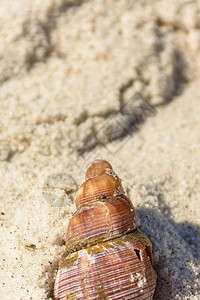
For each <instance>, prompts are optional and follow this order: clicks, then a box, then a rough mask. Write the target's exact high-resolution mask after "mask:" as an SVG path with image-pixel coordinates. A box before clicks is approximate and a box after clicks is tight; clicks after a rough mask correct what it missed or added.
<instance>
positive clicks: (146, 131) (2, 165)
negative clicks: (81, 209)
mask: <svg viewBox="0 0 200 300" xmlns="http://www.w3.org/2000/svg"><path fill="white" fill-rule="evenodd" d="M0 20H1V26H0V220H1V227H0V228H1V229H0V236H1V240H0V247H1V248H0V249H1V250H0V251H1V268H0V285H1V287H0V299H3V300H15V299H16V300H19V299H23V300H26V299H27V300H28V299H34V300H39V299H52V295H53V294H52V289H53V284H54V278H55V272H56V270H57V267H58V263H59V260H60V258H61V256H62V255H64V253H65V246H64V237H65V232H66V228H67V224H68V221H69V218H70V217H71V215H72V212H74V211H75V205H74V195H75V192H74V191H75V189H76V185H79V184H80V183H81V182H82V181H83V178H84V172H85V170H86V168H87V167H88V165H89V163H90V162H91V161H92V160H93V159H95V158H104V159H106V160H108V161H109V162H110V163H111V164H112V165H113V168H114V169H115V171H116V172H117V174H118V175H119V176H120V177H121V179H122V182H123V185H124V187H125V190H126V193H127V195H128V196H129V197H130V198H131V200H132V202H133V204H134V206H135V208H136V210H137V215H138V224H139V227H140V229H141V230H143V231H144V232H145V233H146V234H147V235H148V236H149V238H150V239H151V241H152V244H153V252H154V260H155V269H156V271H157V274H158V285H157V290H156V294H155V297H154V298H155V299H157V300H158V299H159V300H165V299H169V300H171V299H192V300H194V299H199V297H198V295H199V292H198V288H197V283H198V282H197V273H198V266H199V265H198V261H197V259H198V252H199V245H200V244H199V243H200V241H199V242H198V240H197V232H198V229H199V225H200V224H199V223H200V222H199V215H200V205H199V199H200V151H199V148H200V84H199V83H200V72H199V70H200V2H199V1H198V0H196V1H184V0H182V1H181V0H180V1H174V0H168V1H167V0H166V1H153V0H147V1H128V0H127V1H125V0H118V1H103V0H96V1H81V0H77V1H64V0H60V1H54V0H48V1H47V0H46V1H39V0H35V1H31V0H29V1H28V0H17V1H11V0H6V1H1V5H0ZM137 92H139V93H140V94H141V95H142V96H143V97H144V98H145V99H147V101H148V102H149V103H150V104H151V107H149V106H147V104H146V102H145V101H143V102H141V101H139V100H138V98H137V99H136V100H130V99H131V97H133V96H134V95H135V94H136V93H137ZM134 99H135V98H134ZM139 99H141V98H139ZM141 104H142V108H141V107H140V105H141ZM149 109H151V113H150V111H149ZM153 110H154V112H153ZM136 117H137V118H136ZM138 118H140V121H138ZM139 123H140V124H139ZM127 124H128V125H129V126H128V125H127ZM130 125H131V126H130ZM127 128H128V131H127ZM112 129H114V132H113V131H112ZM105 136H106V137H105ZM96 138H98V140H97V139H96ZM100 142H101V143H104V144H105V145H106V147H105V146H102V145H101V143H100ZM59 174H61V175H60V176H59ZM51 175H53V177H50V179H48V176H51ZM56 180H57V181H56ZM47 181H48V182H49V183H50V185H51V186H53V187H54V188H51V187H50V189H47V188H46V187H47V186H46V183H47ZM45 182H46V183H45ZM45 188H46V189H45ZM45 192H47V193H48V192H49V193H50V196H48V195H47V194H45ZM50 203H51V204H53V205H52V206H51V205H50ZM56 205H57V206H59V207H56ZM63 205H65V206H63Z"/></svg>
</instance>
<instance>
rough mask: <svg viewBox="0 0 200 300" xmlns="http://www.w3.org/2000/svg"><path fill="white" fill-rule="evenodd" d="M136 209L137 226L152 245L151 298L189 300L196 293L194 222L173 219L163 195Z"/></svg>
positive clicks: (195, 238)
mask: <svg viewBox="0 0 200 300" xmlns="http://www.w3.org/2000/svg"><path fill="white" fill-rule="evenodd" d="M157 199H158V203H157V205H155V206H153V205H152V207H150V208H149V206H150V205H148V208H145V207H143V208H140V209H139V210H138V211H137V216H138V225H139V228H140V229H141V230H142V231H143V232H144V233H145V234H146V235H147V236H148V237H149V238H150V240H151V242H152V245H153V256H154V268H155V271H156V273H157V276H158V277H157V288H156V291H155V295H154V300H160V299H162V300H171V299H189V297H190V296H192V295H193V296H194V295H198V291H197V289H198V282H197V275H196V274H197V269H196V267H195V265H197V262H198V260H199V258H198V231H199V230H200V228H199V226H198V225H195V224H192V223H189V222H184V223H178V222H176V221H175V220H174V219H173V216H172V213H171V209H170V208H169V206H167V204H166V203H165V202H164V200H163V197H162V196H161V195H159V196H158V197H157Z"/></svg>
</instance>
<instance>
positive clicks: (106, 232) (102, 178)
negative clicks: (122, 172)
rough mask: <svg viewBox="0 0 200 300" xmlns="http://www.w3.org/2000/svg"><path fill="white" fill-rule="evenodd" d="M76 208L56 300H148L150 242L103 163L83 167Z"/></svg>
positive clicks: (152, 285)
mask: <svg viewBox="0 0 200 300" xmlns="http://www.w3.org/2000/svg"><path fill="white" fill-rule="evenodd" d="M76 205H77V211H76V213H75V214H74V215H73V217H72V219H71V220H70V222H69V226H68V229H67V236H66V258H65V260H64V261H63V262H61V263H60V266H59V270H58V274H57V277H56V283H55V288H54V297H55V300H60V299H79V300H82V299H83V300H84V299H91V300H98V299H99V300H100V299H113V300H115V299H125V300H126V299H138V300H142V299H143V300H145V299H152V298H153V294H154V290H155V286H156V274H155V272H154V270H153V267H152V251H151V242H150V241H149V239H148V238H147V237H146V236H145V235H144V234H143V233H142V232H141V231H139V229H137V227H136V213H135V210H134V207H133V205H132V203H131V201H130V200H129V199H128V198H127V197H126V196H124V195H123V188H122V185H121V181H120V179H119V178H118V177H117V176H116V174H115V173H114V172H113V170H112V166H111V165H110V164H109V163H108V162H106V161H101V160H96V161H94V162H93V164H92V165H91V166H90V167H89V168H88V170H87V172H86V181H85V182H84V183H83V184H82V186H81V187H80V188H79V191H78V193H77V199H76Z"/></svg>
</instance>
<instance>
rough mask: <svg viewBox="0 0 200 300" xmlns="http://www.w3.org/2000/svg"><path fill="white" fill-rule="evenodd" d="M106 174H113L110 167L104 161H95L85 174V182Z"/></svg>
mask: <svg viewBox="0 0 200 300" xmlns="http://www.w3.org/2000/svg"><path fill="white" fill-rule="evenodd" d="M106 172H113V169H112V166H111V164H110V163H109V162H107V161H105V160H100V159H96V160H94V161H93V162H92V164H91V166H90V167H89V168H88V169H87V171H86V173H85V180H88V179H90V178H94V177H97V176H100V175H102V174H104V173H106Z"/></svg>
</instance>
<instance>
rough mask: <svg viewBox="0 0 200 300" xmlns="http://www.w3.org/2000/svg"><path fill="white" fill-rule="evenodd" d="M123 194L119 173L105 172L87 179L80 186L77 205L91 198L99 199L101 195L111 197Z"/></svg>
mask: <svg viewBox="0 0 200 300" xmlns="http://www.w3.org/2000/svg"><path fill="white" fill-rule="evenodd" d="M123 194H124V190H123V187H122V185H121V180H120V179H119V178H118V177H117V175H115V174H114V173H111V174H107V173H104V174H102V175H100V176H98V177H93V178H90V179H88V180H86V181H85V182H84V183H83V184H82V185H81V186H80V188H79V189H78V191H77V194H76V207H77V208H78V207H80V206H81V205H83V204H84V203H87V202H88V201H90V200H94V199H98V198H99V197H100V196H106V197H111V196H118V195H123Z"/></svg>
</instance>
